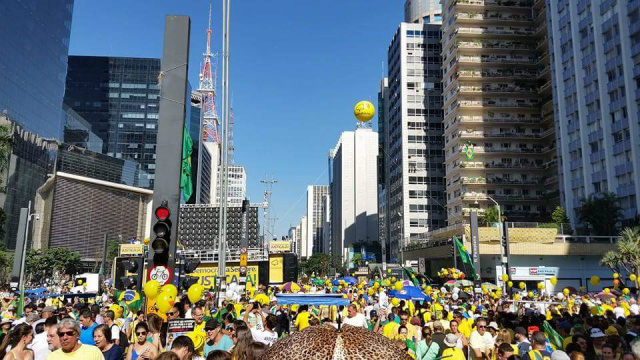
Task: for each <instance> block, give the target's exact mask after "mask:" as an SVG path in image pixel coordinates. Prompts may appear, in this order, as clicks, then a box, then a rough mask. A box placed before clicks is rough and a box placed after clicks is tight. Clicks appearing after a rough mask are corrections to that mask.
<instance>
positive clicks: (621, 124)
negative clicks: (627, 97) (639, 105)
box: [611, 119, 629, 133]
mask: <svg viewBox="0 0 640 360" xmlns="http://www.w3.org/2000/svg"><path fill="white" fill-rule="evenodd" d="M627 128H629V119H622V120H618V121H616V122H614V123H613V124H611V132H612V133H614V132H618V131H620V130H622V129H627Z"/></svg>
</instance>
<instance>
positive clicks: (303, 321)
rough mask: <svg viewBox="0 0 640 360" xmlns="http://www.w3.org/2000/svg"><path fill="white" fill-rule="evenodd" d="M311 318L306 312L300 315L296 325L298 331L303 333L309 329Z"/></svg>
mask: <svg viewBox="0 0 640 360" xmlns="http://www.w3.org/2000/svg"><path fill="white" fill-rule="evenodd" d="M309 317H310V314H309V313H308V312H306V311H303V312H301V313H299V314H298V316H297V317H296V322H295V323H294V325H295V326H296V327H297V328H298V330H300V331H302V330H304V329H306V328H308V327H309Z"/></svg>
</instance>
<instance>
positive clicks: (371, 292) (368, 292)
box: [367, 289, 375, 296]
mask: <svg viewBox="0 0 640 360" xmlns="http://www.w3.org/2000/svg"><path fill="white" fill-rule="evenodd" d="M374 293H375V290H373V289H369V290H368V291H367V294H369V296H371V295H373V294H374Z"/></svg>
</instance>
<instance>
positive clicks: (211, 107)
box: [196, 3, 220, 204]
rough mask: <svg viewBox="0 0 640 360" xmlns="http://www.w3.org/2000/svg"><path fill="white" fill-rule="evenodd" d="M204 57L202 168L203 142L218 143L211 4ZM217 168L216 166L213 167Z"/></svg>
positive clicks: (201, 84) (197, 196)
mask: <svg viewBox="0 0 640 360" xmlns="http://www.w3.org/2000/svg"><path fill="white" fill-rule="evenodd" d="M203 55H204V65H203V66H202V67H201V69H200V84H199V86H198V92H199V93H200V94H202V102H201V103H200V107H201V109H200V134H201V135H202V136H201V139H199V140H200V145H201V146H200V147H199V151H198V164H199V166H202V165H201V164H202V152H203V151H204V146H202V143H204V142H220V137H219V136H218V124H219V120H218V113H217V110H216V74H215V72H214V70H213V67H212V65H211V59H213V58H215V55H214V54H212V53H211V3H209V26H208V28H207V49H206V52H205V53H204V54H203ZM215 166H217V164H216V165H215ZM201 176H202V171H198V178H197V181H196V204H200V202H201V200H200V186H201V181H200V177H201Z"/></svg>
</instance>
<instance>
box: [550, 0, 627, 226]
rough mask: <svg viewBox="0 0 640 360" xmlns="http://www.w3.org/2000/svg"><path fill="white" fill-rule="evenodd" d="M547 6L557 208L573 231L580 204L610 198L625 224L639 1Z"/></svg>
mask: <svg viewBox="0 0 640 360" xmlns="http://www.w3.org/2000/svg"><path fill="white" fill-rule="evenodd" d="M543 3H544V2H543ZM547 6H548V8H549V11H548V13H549V15H550V16H549V17H548V18H547V22H548V24H549V34H550V38H551V42H550V44H551V46H550V47H551V59H552V64H551V65H552V66H551V74H552V75H553V93H554V108H555V117H556V119H558V120H562V121H558V122H557V130H556V141H557V143H558V158H559V161H558V164H559V165H558V175H559V179H560V199H561V202H562V205H563V207H564V209H565V210H566V212H567V215H568V216H569V219H570V220H571V222H572V223H573V224H574V228H575V226H579V224H578V223H577V222H578V220H577V214H576V210H577V209H578V208H579V207H580V206H581V205H582V204H581V200H582V199H584V198H587V197H589V196H590V195H592V194H598V193H603V192H613V193H614V194H615V195H617V196H618V197H619V199H620V205H621V207H622V209H623V218H624V221H625V222H629V221H630V220H633V219H634V218H636V216H637V215H638V209H640V196H638V195H640V125H639V121H640V113H639V112H638V109H639V107H638V104H639V102H640V90H639V89H640V82H639V81H638V79H639V78H640V2H638V1H617V2H616V1H599V0H598V1H596V0H585V1H547ZM608 235H615V234H608Z"/></svg>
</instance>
